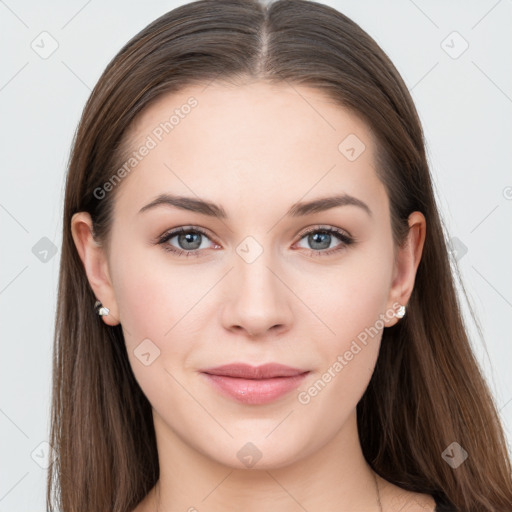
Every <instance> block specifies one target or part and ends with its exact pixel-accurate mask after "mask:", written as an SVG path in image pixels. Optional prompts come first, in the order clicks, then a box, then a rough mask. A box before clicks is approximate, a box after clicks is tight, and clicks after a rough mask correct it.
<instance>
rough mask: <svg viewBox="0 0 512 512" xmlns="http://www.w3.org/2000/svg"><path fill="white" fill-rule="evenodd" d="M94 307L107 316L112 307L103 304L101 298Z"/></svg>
mask: <svg viewBox="0 0 512 512" xmlns="http://www.w3.org/2000/svg"><path fill="white" fill-rule="evenodd" d="M94 309H95V310H96V313H97V314H98V315H100V316H107V315H108V314H109V313H110V309H108V308H106V307H105V306H103V305H102V304H101V302H100V301H99V300H97V301H96V302H95V304H94Z"/></svg>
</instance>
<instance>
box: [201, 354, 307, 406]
mask: <svg viewBox="0 0 512 512" xmlns="http://www.w3.org/2000/svg"><path fill="white" fill-rule="evenodd" d="M202 373H203V374H204V375H205V376H206V377H207V378H208V380H209V381H210V382H211V383H212V384H213V385H214V386H215V388H216V389H217V390H219V391H220V392H222V393H223V394H225V395H227V396H230V397H231V398H234V399H235V400H237V401H239V402H242V403H245V404H254V405H255V404H266V403H269V402H273V401H274V400H277V399H278V398H279V397H281V396H283V395H285V394H287V393H289V392H290V391H292V390H293V389H296V388H297V387H298V385H299V384H300V383H301V382H302V380H303V379H304V377H305V376H306V375H307V374H308V373H309V371H304V370H299V369H298V368H292V367H290V366H284V365H282V364H277V363H269V364H264V365H262V366H250V365H247V364H244V363H235V364H228V365H224V366H218V367H216V368H208V369H205V370H202Z"/></svg>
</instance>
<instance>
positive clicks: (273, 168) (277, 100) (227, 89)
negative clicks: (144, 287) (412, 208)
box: [121, 82, 386, 213]
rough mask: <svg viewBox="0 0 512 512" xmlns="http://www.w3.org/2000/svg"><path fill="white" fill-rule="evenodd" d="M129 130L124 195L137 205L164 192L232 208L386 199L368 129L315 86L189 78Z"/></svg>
mask: <svg viewBox="0 0 512 512" xmlns="http://www.w3.org/2000/svg"><path fill="white" fill-rule="evenodd" d="M128 135H129V137H128V140H129V146H130V152H137V153H139V156H138V157H137V159H136V161H135V160H133V162H132V163H133V164H134V165H133V167H132V168H131V170H130V172H129V176H128V178H127V179H125V182H124V183H123V184H122V185H123V189H125V190H123V193H122V194H121V196H124V197H125V199H126V200H127V201H128V202H129V203H130V204H132V205H134V206H135V205H137V206H139V207H141V206H142V205H143V204H142V203H143V202H147V200H148V199H151V198H153V196H156V195H157V194H160V193H162V192H173V193H180V194H188V195H197V196H200V197H201V198H205V199H211V200H214V201H215V202H221V203H222V204H223V205H225V207H226V210H228V213H229V209H230V206H233V207H235V206H243V204H244V203H245V204H246V205H249V204H251V205H252V206H260V207H264V206H265V204H266V203H268V201H269V200H271V201H274V202H275V201H282V202H286V203H287V204H288V203H290V204H291V203H293V202H295V201H297V200H299V199H300V198H302V197H303V196H305V195H307V196H308V197H306V198H305V199H308V198H314V197H317V196H321V195H325V194H326V193H332V192H333V189H336V192H339V193H343V192H344V193H349V194H352V195H356V196H357V195H359V196H361V195H363V196H365V197H366V200H367V201H368V200H369V197H370V196H373V201H376V200H377V201H378V200H379V198H380V199H381V200H383V201H384V202H385V201H386V198H385V197H382V193H383V189H382V184H381V183H380V181H379V180H378V178H377V176H376V172H375V168H374V165H375V164H374V162H375V158H374V157H375V154H374V152H375V146H374V141H373V139H372V136H371V131H370V129H369V127H368V126H367V125H366V124H365V123H364V122H363V121H362V120H361V119H360V118H359V117H358V116H356V115H355V114H353V113H351V112H350V111H348V110H347V109H345V108H343V107H341V106H340V105H339V104H336V103H335V102H334V101H333V100H332V99H330V98H328V97H327V96H325V95H324V94H323V93H322V92H321V91H318V90H316V89H313V88H309V87H304V86H299V85H295V84H294V85H289V84H277V85H276V84H269V83H266V82H254V83H248V84H244V85H234V84H226V83H222V84H221V83H215V82H214V83H211V84H210V85H207V86H206V85H201V86H197V85H196V86H190V87H187V88H185V89H182V90H181V91H179V92H177V93H171V94H167V95H165V96H163V97H161V98H160V99H158V100H157V101H156V102H155V103H154V104H152V105H151V106H149V107H148V108H147V109H146V110H145V111H143V112H142V114H141V115H139V117H138V118H137V119H136V122H134V123H133V124H132V126H131V127H130V131H129V133H128ZM143 146H146V147H148V148H149V149H148V150H143V151H140V150H141V149H142V147H143ZM142 152H143V153H144V156H142V157H140V153H142ZM262 196H264V197H262ZM221 198H222V199H223V200H222V201H221ZM258 198H259V199H260V201H259V203H261V204H256V203H258V201H257V199H258ZM262 199H263V201H262ZM230 201H232V202H231V204H230ZM287 204H286V205H285V206H287Z"/></svg>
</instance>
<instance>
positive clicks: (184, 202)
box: [139, 194, 372, 219]
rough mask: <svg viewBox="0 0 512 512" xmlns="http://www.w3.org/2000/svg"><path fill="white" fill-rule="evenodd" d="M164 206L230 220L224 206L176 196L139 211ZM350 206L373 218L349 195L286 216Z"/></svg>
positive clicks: (318, 201)
mask: <svg viewBox="0 0 512 512" xmlns="http://www.w3.org/2000/svg"><path fill="white" fill-rule="evenodd" d="M162 205H164V206H174V207H176V208H180V209H182V210H187V211H191V212H195V213H200V214H202V215H208V216H210V217H216V218H219V219H227V218H228V215H227V214H226V211H225V210H224V208H222V206H218V205H216V204H215V203H212V202H210V201H205V200H204V199H198V198H194V197H186V196H176V195H172V194H160V195H159V196H158V197H157V198H156V199H154V200H153V201H151V202H150V203H148V204H147V205H146V206H143V207H142V208H141V209H140V210H139V213H143V212H145V211H148V210H151V209H153V208H156V207H157V206H162ZM349 205H350V206H357V207H359V208H361V209H363V210H364V211H365V212H366V213H367V214H368V215H369V216H370V217H371V216H372V211H371V210H370V207H369V206H368V205H367V204H366V203H365V202H363V201H361V200H360V199H357V198H356V197H353V196H351V195H348V194H341V195H336V196H329V197H323V198H320V199H315V200H313V201H308V202H299V203H295V204H293V205H292V206H291V208H290V209H289V210H288V212H287V213H286V215H288V216H291V217H303V216H305V215H310V214H312V213H318V212H323V211H325V210H330V209H331V208H336V207H339V206H349Z"/></svg>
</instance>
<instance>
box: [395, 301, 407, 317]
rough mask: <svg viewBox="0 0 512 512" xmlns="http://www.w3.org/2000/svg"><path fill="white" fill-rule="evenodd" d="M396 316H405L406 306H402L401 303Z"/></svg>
mask: <svg viewBox="0 0 512 512" xmlns="http://www.w3.org/2000/svg"><path fill="white" fill-rule="evenodd" d="M395 316H396V317H397V318H403V317H404V316H405V306H402V305H401V304H400V307H399V308H398V311H397V312H396V313H395Z"/></svg>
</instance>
